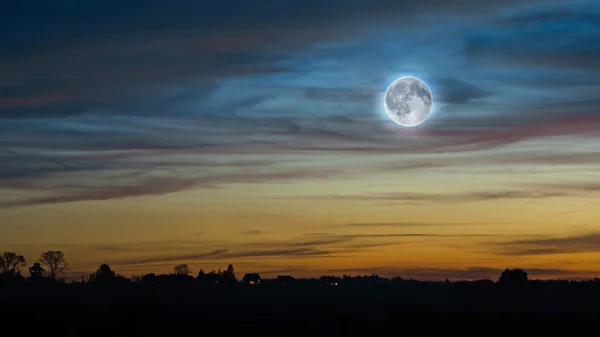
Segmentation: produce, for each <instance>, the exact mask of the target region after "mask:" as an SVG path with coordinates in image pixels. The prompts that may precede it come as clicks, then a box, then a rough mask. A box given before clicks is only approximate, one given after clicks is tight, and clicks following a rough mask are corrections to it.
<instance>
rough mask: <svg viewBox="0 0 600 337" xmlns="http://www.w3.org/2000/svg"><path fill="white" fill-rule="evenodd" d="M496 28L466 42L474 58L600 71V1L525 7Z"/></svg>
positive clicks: (521, 65)
mask: <svg viewBox="0 0 600 337" xmlns="http://www.w3.org/2000/svg"><path fill="white" fill-rule="evenodd" d="M492 22H493V23H495V26H496V27H497V29H496V30H490V31H489V32H486V31H483V32H477V34H476V35H474V36H471V37H469V38H468V39H467V40H466V48H465V53H466V55H467V57H468V58H469V60H470V61H471V62H474V63H476V64H485V65H486V66H495V67H513V68H520V69H525V68H527V69H531V68H545V67H550V68H562V69H575V70H584V71H600V65H599V64H598V62H597V60H598V58H600V47H599V46H598V44H597V43H595V41H597V40H598V39H599V38H600V8H599V7H598V6H597V5H592V4H588V5H581V6H569V5H568V4H566V3H565V4H564V5H562V6H554V7H547V8H546V9H537V10H530V11H522V12H521V13H519V14H517V15H514V16H512V17H508V18H505V19H503V20H499V21H498V22H494V21H493V20H492Z"/></svg>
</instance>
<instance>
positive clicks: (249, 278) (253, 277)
mask: <svg viewBox="0 0 600 337" xmlns="http://www.w3.org/2000/svg"><path fill="white" fill-rule="evenodd" d="M260 281H261V278H260V275H258V273H247V274H246V275H244V278H243V279H242V283H243V284H245V285H250V286H256V285H259V284H260Z"/></svg>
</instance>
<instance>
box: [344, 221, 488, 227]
mask: <svg viewBox="0 0 600 337" xmlns="http://www.w3.org/2000/svg"><path fill="white" fill-rule="evenodd" d="M480 225H481V224H478V223H460V222H458V223H454V222H448V223H444V222H432V223H428V222H379V223H347V224H341V225H335V226H336V227H365V228H369V227H451V226H452V227H454V226H459V227H462V226H480Z"/></svg>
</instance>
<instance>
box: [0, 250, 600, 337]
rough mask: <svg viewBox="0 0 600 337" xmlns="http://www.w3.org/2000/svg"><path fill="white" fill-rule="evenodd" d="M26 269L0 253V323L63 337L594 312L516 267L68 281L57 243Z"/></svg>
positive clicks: (434, 330) (371, 326)
mask: <svg viewBox="0 0 600 337" xmlns="http://www.w3.org/2000/svg"><path fill="white" fill-rule="evenodd" d="M26 266H27V264H26V261H25V258H24V257H23V256H22V255H18V254H16V253H14V252H4V253H2V254H1V255H0V272H1V274H0V321H2V320H6V321H8V322H11V324H13V325H14V324H17V322H20V323H19V324H28V323H27V322H33V321H34V322H36V324H41V325H45V326H55V325H56V323H57V322H63V323H62V324H64V329H60V334H61V335H66V334H71V332H72V333H73V335H75V334H79V333H80V332H81V331H84V330H85V329H89V328H90V327H94V329H95V330H97V331H105V333H111V331H114V329H120V330H119V334H118V335H121V334H123V335H125V334H126V335H140V336H141V335H144V336H149V335H158V334H159V333H158V331H161V330H160V329H166V328H168V329H169V331H170V334H173V333H180V332H181V333H184V332H185V333H186V334H189V335H200V336H216V335H219V336H232V335H235V336H237V335H239V334H246V335H248V334H250V335H251V336H255V335H256V336H259V335H260V336H266V335H277V336H311V337H312V336H338V335H339V336H384V335H385V336H389V335H390V334H391V335H403V336H433V335H438V334H439V333H438V331H440V330H439V329H440V327H444V329H446V332H447V331H448V329H460V331H461V334H462V335H470V334H476V333H477V334H481V333H482V330H481V328H478V327H477V326H479V325H481V324H488V325H489V324H492V325H495V326H496V328H495V329H493V330H491V331H488V330H486V331H485V334H486V335H495V334H496V333H498V334H506V333H501V332H502V331H509V330H510V329H514V327H515V326H519V329H521V330H520V331H521V332H522V333H524V332H523V329H524V327H530V328H532V329H535V332H536V333H541V332H542V331H551V332H553V333H554V332H556V330H555V329H556V327H557V326H558V325H561V326H564V324H567V325H568V326H569V329H570V330H569V335H572V334H573V333H575V332H576V331H577V330H578V329H583V328H584V327H586V326H588V324H590V323H593V322H595V321H596V320H597V319H598V317H600V279H598V278H595V279H593V280H587V281H570V280H545V281H541V280H530V279H529V277H528V274H527V272H526V271H524V270H522V269H506V270H504V271H503V272H501V274H500V275H499V277H498V279H497V280H495V281H494V280H477V281H455V282H451V281H449V280H446V281H444V282H437V281H435V282H434V281H416V280H412V279H404V278H402V277H393V278H385V277H380V276H378V275H375V274H373V275H364V276H360V275H359V276H348V275H343V276H341V277H338V276H334V275H324V276H321V277H319V278H311V279H296V278H294V277H293V276H291V275H280V276H278V277H276V278H272V279H262V278H261V276H260V275H259V274H257V273H248V274H245V275H244V276H243V277H242V278H238V277H237V275H236V273H235V268H234V266H233V265H232V264H229V265H228V266H227V267H226V268H225V269H224V270H221V269H219V270H212V271H210V272H204V271H203V270H200V271H199V272H198V273H197V274H196V275H193V274H192V270H191V269H190V268H189V266H188V265H186V264H178V265H175V266H174V267H173V271H172V272H171V273H169V274H158V275H157V274H154V273H149V274H143V275H136V276H133V277H130V278H128V277H124V276H122V275H118V274H117V273H115V271H114V270H112V268H111V267H110V266H109V265H108V264H102V265H100V266H99V267H98V269H97V270H96V271H95V272H93V273H91V274H90V275H87V276H85V275H83V276H81V279H80V280H73V281H71V282H66V281H65V280H64V275H65V273H66V271H67V270H68V267H69V263H68V261H67V259H66V257H65V255H64V254H63V253H62V252H60V251H48V252H44V253H42V254H41V255H40V258H39V259H38V260H37V261H36V262H34V263H33V264H32V265H31V266H29V268H28V275H23V274H22V269H24V268H25V267H26ZM74 326H81V327H82V329H83V330H79V328H77V329H75V328H74ZM481 326H483V325H481ZM194 327H196V328H194ZM197 327H201V328H197ZM190 329H191V331H192V333H189V332H188V330H190ZM194 329H196V330H195V332H194ZM198 329H199V330H198ZM442 331H444V330H442ZM517 335H520V334H517Z"/></svg>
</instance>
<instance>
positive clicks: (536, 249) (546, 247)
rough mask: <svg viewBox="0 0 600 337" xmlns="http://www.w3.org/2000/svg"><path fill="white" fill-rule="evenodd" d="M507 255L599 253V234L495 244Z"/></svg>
mask: <svg viewBox="0 0 600 337" xmlns="http://www.w3.org/2000/svg"><path fill="white" fill-rule="evenodd" d="M494 245H495V246H498V247H500V248H501V250H502V252H503V253H504V254H508V255H546V254H570V253H593V252H599V251H600V233H588V234H581V235H576V236H569V237H559V238H537V239H530V240H514V241H509V242H502V243H496V244H494Z"/></svg>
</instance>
